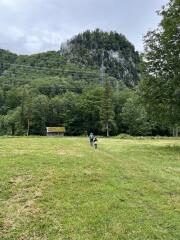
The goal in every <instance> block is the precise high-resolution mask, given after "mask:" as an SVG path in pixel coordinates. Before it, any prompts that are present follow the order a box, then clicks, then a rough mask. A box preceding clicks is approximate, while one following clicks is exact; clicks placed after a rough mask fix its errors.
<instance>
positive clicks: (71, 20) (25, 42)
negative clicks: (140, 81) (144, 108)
mask: <svg viewBox="0 0 180 240" xmlns="http://www.w3.org/2000/svg"><path fill="white" fill-rule="evenodd" d="M167 2H168V0H0V48H4V49H8V50H10V51H13V52H15V53H18V54H31V53H37V52H42V51H47V50H58V49H59V46H60V43H61V42H63V41H65V40H66V39H69V38H71V37H72V36H74V35H76V34H77V33H79V32H82V31H84V30H87V29H90V30H93V29H95V28H100V29H102V30H106V31H110V30H113V31H117V32H119V33H122V34H124V35H125V36H126V37H127V38H128V40H129V41H131V42H132V43H133V44H134V45H135V48H136V50H139V51H142V50H143V40H142V38H143V35H144V34H145V33H146V32H147V31H148V30H150V29H154V28H156V27H157V26H158V23H159V21H160V17H158V16H157V14H156V11H157V10H159V9H160V8H161V6H162V5H164V4H166V3H167Z"/></svg>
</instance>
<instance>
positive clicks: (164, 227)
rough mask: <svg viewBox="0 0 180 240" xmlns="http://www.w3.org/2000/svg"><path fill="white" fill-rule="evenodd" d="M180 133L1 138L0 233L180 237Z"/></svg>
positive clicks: (44, 236) (121, 239) (76, 237)
mask: <svg viewBox="0 0 180 240" xmlns="http://www.w3.org/2000/svg"><path fill="white" fill-rule="evenodd" d="M179 186H180V139H178V138H177V139H173V138H169V139H168V138H164V139H148V138H147V139H146V138H144V139H136V138H134V139H129V140H128V139H122V140H121V139H115V138H109V139H103V138H102V139H99V141H98V149H97V150H94V149H93V148H91V147H90V146H89V142H88V139H87V138H80V137H79V138H78V137H72V138H70V137H65V138H46V137H29V138H26V137H17V138H0V217H1V220H0V239H3V240H5V239H7V240H11V239H23V240H26V239H43V240H44V239H48V240H49V239H50V240H51V239H52V240H56V239H63V240H67V239H68V240H69V239H72V240H81V239H82V240H89V239H92V240H94V239H98V240H99V239H102V240H106V239H107V240H109V239H117V240H118V239H119V240H126V239H127V240H134V239H138V240H146V239H151V240H153V239H163V240H171V239H172V240H175V239H177V240H178V239H180V197H179V196H180V195H179V193H180V189H179Z"/></svg>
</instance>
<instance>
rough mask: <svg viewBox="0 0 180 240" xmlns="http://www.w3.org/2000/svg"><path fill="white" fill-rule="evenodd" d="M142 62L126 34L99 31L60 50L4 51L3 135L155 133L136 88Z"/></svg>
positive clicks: (0, 81) (0, 75)
mask: <svg viewBox="0 0 180 240" xmlns="http://www.w3.org/2000/svg"><path fill="white" fill-rule="evenodd" d="M85 36H86V37H85ZM88 36H89V38H90V39H89V40H88ZM88 44H89V45H88ZM93 44H94V45H93ZM69 46H71V47H69ZM90 46H92V47H93V48H94V50H93V49H91V47H90ZM102 49H103V50H104V65H105V66H106V74H105V76H104V84H102V81H101V77H100V71H99V66H100V65H101V61H102V52H103V50H102ZM89 52H91V55H89ZM122 54H123V57H122ZM120 56H121V57H120ZM129 56H131V57H130V58H129ZM122 59H124V60H122ZM122 62H123V64H122ZM138 64H139V56H138V53H136V52H135V51H134V47H133V46H132V45H131V44H130V43H129V42H128V41H127V40H126V39H125V38H124V37H123V36H121V35H119V34H116V33H102V32H100V31H99V30H97V31H95V32H92V33H90V32H85V33H84V34H80V35H78V36H77V37H75V38H74V39H73V40H71V41H70V42H68V43H67V45H66V47H63V48H61V51H60V52H59V51H58V52H56V51H49V52H45V53H40V54H34V55H30V56H27V55H23V56H22V55H20V56H18V55H16V54H13V53H10V52H9V51H5V50H0V135H4V134H12V135H24V134H26V135H29V134H38V135H43V134H45V130H46V126H60V125H63V126H65V127H66V130H67V132H66V134H69V135H79V134H85V133H86V132H89V131H94V132H95V133H98V134H103V133H105V132H106V131H107V126H108V131H109V133H110V134H111V135H112V134H118V133H122V132H124V133H130V134H132V135H139V134H141V135H145V134H151V133H152V129H153V131H154V133H156V125H155V123H153V125H152V123H151V122H150V121H149V119H148V116H147V113H146V111H145V109H144V107H143V106H142V104H141V102H140V101H139V98H138V95H137V93H135V91H134V89H133V88H132V86H134V85H135V84H136V83H137V81H138V74H139V70H138ZM122 66H124V68H123V67H122ZM122 68H123V69H124V70H123V69H122ZM125 68H126V74H125V73H124V71H125ZM127 69H131V70H132V69H134V70H132V71H127ZM120 70H122V72H121V71H120ZM133 71H134V72H133ZM118 74H119V75H118ZM114 76H115V77H114ZM121 76H122V78H121ZM129 86H131V87H130V88H129ZM158 133H159V131H158Z"/></svg>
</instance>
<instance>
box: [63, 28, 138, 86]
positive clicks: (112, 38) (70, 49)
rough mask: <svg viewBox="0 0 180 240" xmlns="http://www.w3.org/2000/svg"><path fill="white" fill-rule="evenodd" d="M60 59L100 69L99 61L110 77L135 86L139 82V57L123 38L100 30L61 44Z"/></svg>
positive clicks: (85, 33) (117, 34) (88, 32)
mask: <svg viewBox="0 0 180 240" xmlns="http://www.w3.org/2000/svg"><path fill="white" fill-rule="evenodd" d="M60 53H61V55H63V56H65V57H66V58H67V60H68V61H69V62H70V63H74V64H78V65H80V66H95V67H98V68H100V67H101V64H102V60H103V62H104V66H105V71H106V73H108V74H109V75H111V76H113V77H115V78H117V79H120V80H122V81H123V82H124V83H125V84H126V85H127V86H131V87H132V86H135V85H136V84H137V82H138V80H139V78H140V70H139V63H140V59H139V54H138V52H136V51H135V49H134V46H133V45H132V44H131V43H130V42H129V41H128V40H127V39H126V37H125V36H123V35H122V34H119V33H117V32H103V31H100V30H99V29H97V30H95V31H92V32H91V31H86V32H84V33H81V34H78V35H77V36H75V37H73V38H72V39H71V40H70V41H67V42H66V43H64V44H62V46H61V50H60Z"/></svg>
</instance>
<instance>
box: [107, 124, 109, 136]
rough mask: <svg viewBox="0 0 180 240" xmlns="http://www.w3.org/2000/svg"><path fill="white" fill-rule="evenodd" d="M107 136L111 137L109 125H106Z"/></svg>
mask: <svg viewBox="0 0 180 240" xmlns="http://www.w3.org/2000/svg"><path fill="white" fill-rule="evenodd" d="M106 136H107V137H109V124H108V122H107V124H106Z"/></svg>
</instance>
